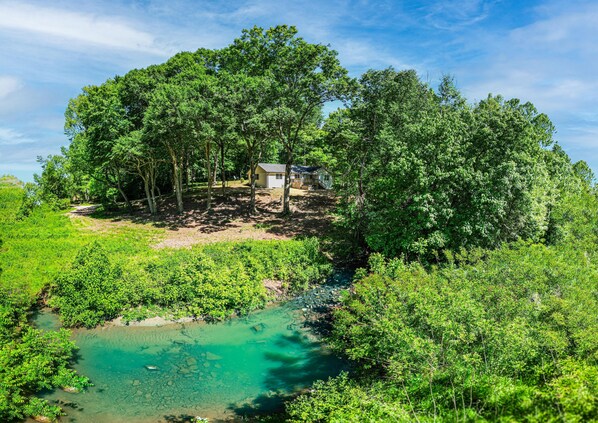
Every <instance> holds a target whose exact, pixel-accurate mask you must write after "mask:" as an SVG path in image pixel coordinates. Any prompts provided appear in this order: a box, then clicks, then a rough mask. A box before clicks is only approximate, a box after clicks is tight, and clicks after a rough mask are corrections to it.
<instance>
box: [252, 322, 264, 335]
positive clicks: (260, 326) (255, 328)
mask: <svg viewBox="0 0 598 423" xmlns="http://www.w3.org/2000/svg"><path fill="white" fill-rule="evenodd" d="M265 328H266V325H264V324H263V323H258V324H257V325H253V326H252V327H251V330H253V331H254V332H256V333H258V332H262V331H263V330H264V329H265Z"/></svg>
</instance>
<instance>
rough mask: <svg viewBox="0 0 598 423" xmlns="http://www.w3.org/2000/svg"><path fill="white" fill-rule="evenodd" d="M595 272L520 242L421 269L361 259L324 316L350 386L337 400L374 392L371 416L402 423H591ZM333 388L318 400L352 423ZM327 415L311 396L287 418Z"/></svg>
mask: <svg viewBox="0 0 598 423" xmlns="http://www.w3.org/2000/svg"><path fill="white" fill-rule="evenodd" d="M597 262H598V255H597V253H596V251H595V250H594V249H585V250H584V249H582V248H572V246H570V245H567V246H559V247H547V246H543V245H537V244H525V243H518V244H514V245H511V246H505V247H503V248H501V249H499V250H496V251H493V252H488V251H472V252H470V253H465V252H463V253H460V254H457V255H454V256H451V258H450V259H449V264H448V265H446V266H443V267H438V268H437V267H433V268H431V269H425V268H423V267H422V266H421V265H419V264H405V263H403V262H402V261H400V260H397V259H395V260H390V261H386V260H384V259H383V258H382V257H381V256H379V255H373V256H372V257H371V259H370V265H371V266H370V269H371V272H370V273H369V274H367V272H358V278H359V279H358V280H357V281H356V283H355V285H354V288H353V290H352V292H351V293H350V294H348V295H347V296H346V298H345V299H344V301H343V306H342V307H341V308H340V309H339V310H337V311H336V313H335V316H334V332H333V337H332V343H333V346H334V347H335V348H336V350H337V351H339V352H341V353H344V354H346V355H347V356H348V357H349V358H350V359H351V360H354V361H355V363H356V364H357V369H358V370H359V372H358V374H360V375H361V376H359V377H358V378H357V380H355V381H353V382H351V385H349V386H347V388H346V389H347V390H348V392H349V393H350V392H353V391H355V387H358V388H359V390H361V391H363V392H368V393H369V394H368V396H367V397H368V398H371V397H372V395H374V394H375V393H376V392H377V393H382V394H383V395H382V396H381V397H379V398H378V399H377V400H376V401H375V403H376V404H377V405H376V407H384V406H387V407H398V408H399V409H405V410H409V411H410V412H411V414H412V415H411V418H410V419H411V420H420V421H427V420H430V421H431V420H440V421H457V420H469V421H474V420H482V421H484V420H501V421H535V422H543V421H557V420H558V421H580V422H581V421H591V420H592V419H595V418H596V417H597V416H598V413H597V410H598V406H597V405H598V390H597V389H596V387H597V383H598V297H597V296H596V292H598V266H597V264H596V263H597ZM377 379H378V380H384V381H385V385H384V386H383V387H380V386H378V385H376V382H375V381H376V380H377ZM339 383H341V382H337V381H335V382H329V383H328V384H327V385H326V386H320V385H319V387H318V389H320V390H321V391H322V392H332V393H334V392H337V391H339V392H340V393H339V394H338V395H341V397H340V399H338V395H336V394H334V395H332V394H331V397H330V398H331V399H330V401H331V402H333V403H334V402H339V403H345V406H344V410H345V411H344V413H345V414H344V415H343V416H345V417H346V416H351V415H353V416H360V415H362V412H363V408H362V406H361V405H359V404H356V403H354V402H352V401H350V397H347V393H346V392H344V388H342V386H341V385H339ZM342 383H343V384H344V383H345V382H342ZM339 386H341V388H342V389H341V388H339ZM393 389H395V390H396V391H397V392H398V396H392V397H389V396H388V393H389V392H391V391H392V390H393ZM355 395H358V392H357V393H355ZM374 396H375V395H374ZM330 404H331V403H330V402H327V400H326V398H325V396H324V395H312V396H306V397H304V398H302V399H301V401H300V405H292V406H290V410H291V412H292V415H293V416H294V417H296V418H297V420H300V421H328V420H326V419H322V418H321V417H320V414H318V413H319V412H321V411H322V410H324V409H325V408H323V407H329V406H330ZM310 410H312V411H310ZM318 410H320V411H318ZM351 413H353V414H351ZM368 413H369V411H368ZM324 414H325V413H324ZM330 415H331V416H335V414H334V413H332V414H330ZM364 416H365V420H366V421H377V417H376V416H377V415H376V414H364ZM368 416H372V417H371V418H370V419H368V418H367V417H368ZM346 420H349V421H350V420H351V419H350V418H346ZM391 420H395V419H391ZM396 420H401V419H396ZM339 421H340V420H339ZM355 421H359V420H355Z"/></svg>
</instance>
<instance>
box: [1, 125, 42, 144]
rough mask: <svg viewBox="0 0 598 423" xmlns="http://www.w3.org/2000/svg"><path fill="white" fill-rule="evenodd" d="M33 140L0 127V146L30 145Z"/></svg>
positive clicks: (12, 130)
mask: <svg viewBox="0 0 598 423" xmlns="http://www.w3.org/2000/svg"><path fill="white" fill-rule="evenodd" d="M33 142H35V141H34V140H32V139H30V138H28V137H26V136H25V135H23V134H22V133H20V132H18V131H15V130H14V129H11V128H2V127H0V145H5V146H6V145H19V144H31V143H33Z"/></svg>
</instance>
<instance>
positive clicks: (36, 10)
mask: <svg viewBox="0 0 598 423" xmlns="http://www.w3.org/2000/svg"><path fill="white" fill-rule="evenodd" d="M1 29H5V30H11V31H21V32H25V33H35V34H38V35H40V36H45V37H55V38H58V39H63V40H64V39H66V40H70V41H71V42H75V43H81V44H86V45H90V44H91V45H97V46H101V47H106V48H112V49H120V50H130V51H140V52H146V53H153V54H163V53H164V52H163V51H162V50H161V49H160V48H159V46H157V45H156V42H155V38H154V36H153V35H151V34H150V33H148V32H144V31H141V30H138V29H135V28H134V27H133V26H132V25H131V24H130V23H128V22H126V21H125V20H124V19H122V18H119V17H115V16H100V15H96V14H91V13H82V12H74V11H70V10H63V9H55V8H49V7H40V6H33V5H30V4H26V3H21V2H19V3H17V2H3V3H1V4H0V30H1Z"/></svg>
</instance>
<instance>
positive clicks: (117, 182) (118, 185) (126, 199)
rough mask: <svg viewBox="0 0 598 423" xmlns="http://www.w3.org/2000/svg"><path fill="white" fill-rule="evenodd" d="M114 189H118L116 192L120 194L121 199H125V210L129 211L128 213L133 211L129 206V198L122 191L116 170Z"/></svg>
mask: <svg viewBox="0 0 598 423" xmlns="http://www.w3.org/2000/svg"><path fill="white" fill-rule="evenodd" d="M116 187H117V188H118V192H120V195H122V197H123V198H124V199H125V203H126V204H127V208H128V209H129V211H133V205H132V204H131V201H129V197H127V194H125V191H124V190H123V189H122V186H121V183H120V172H119V171H118V169H117V170H116Z"/></svg>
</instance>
